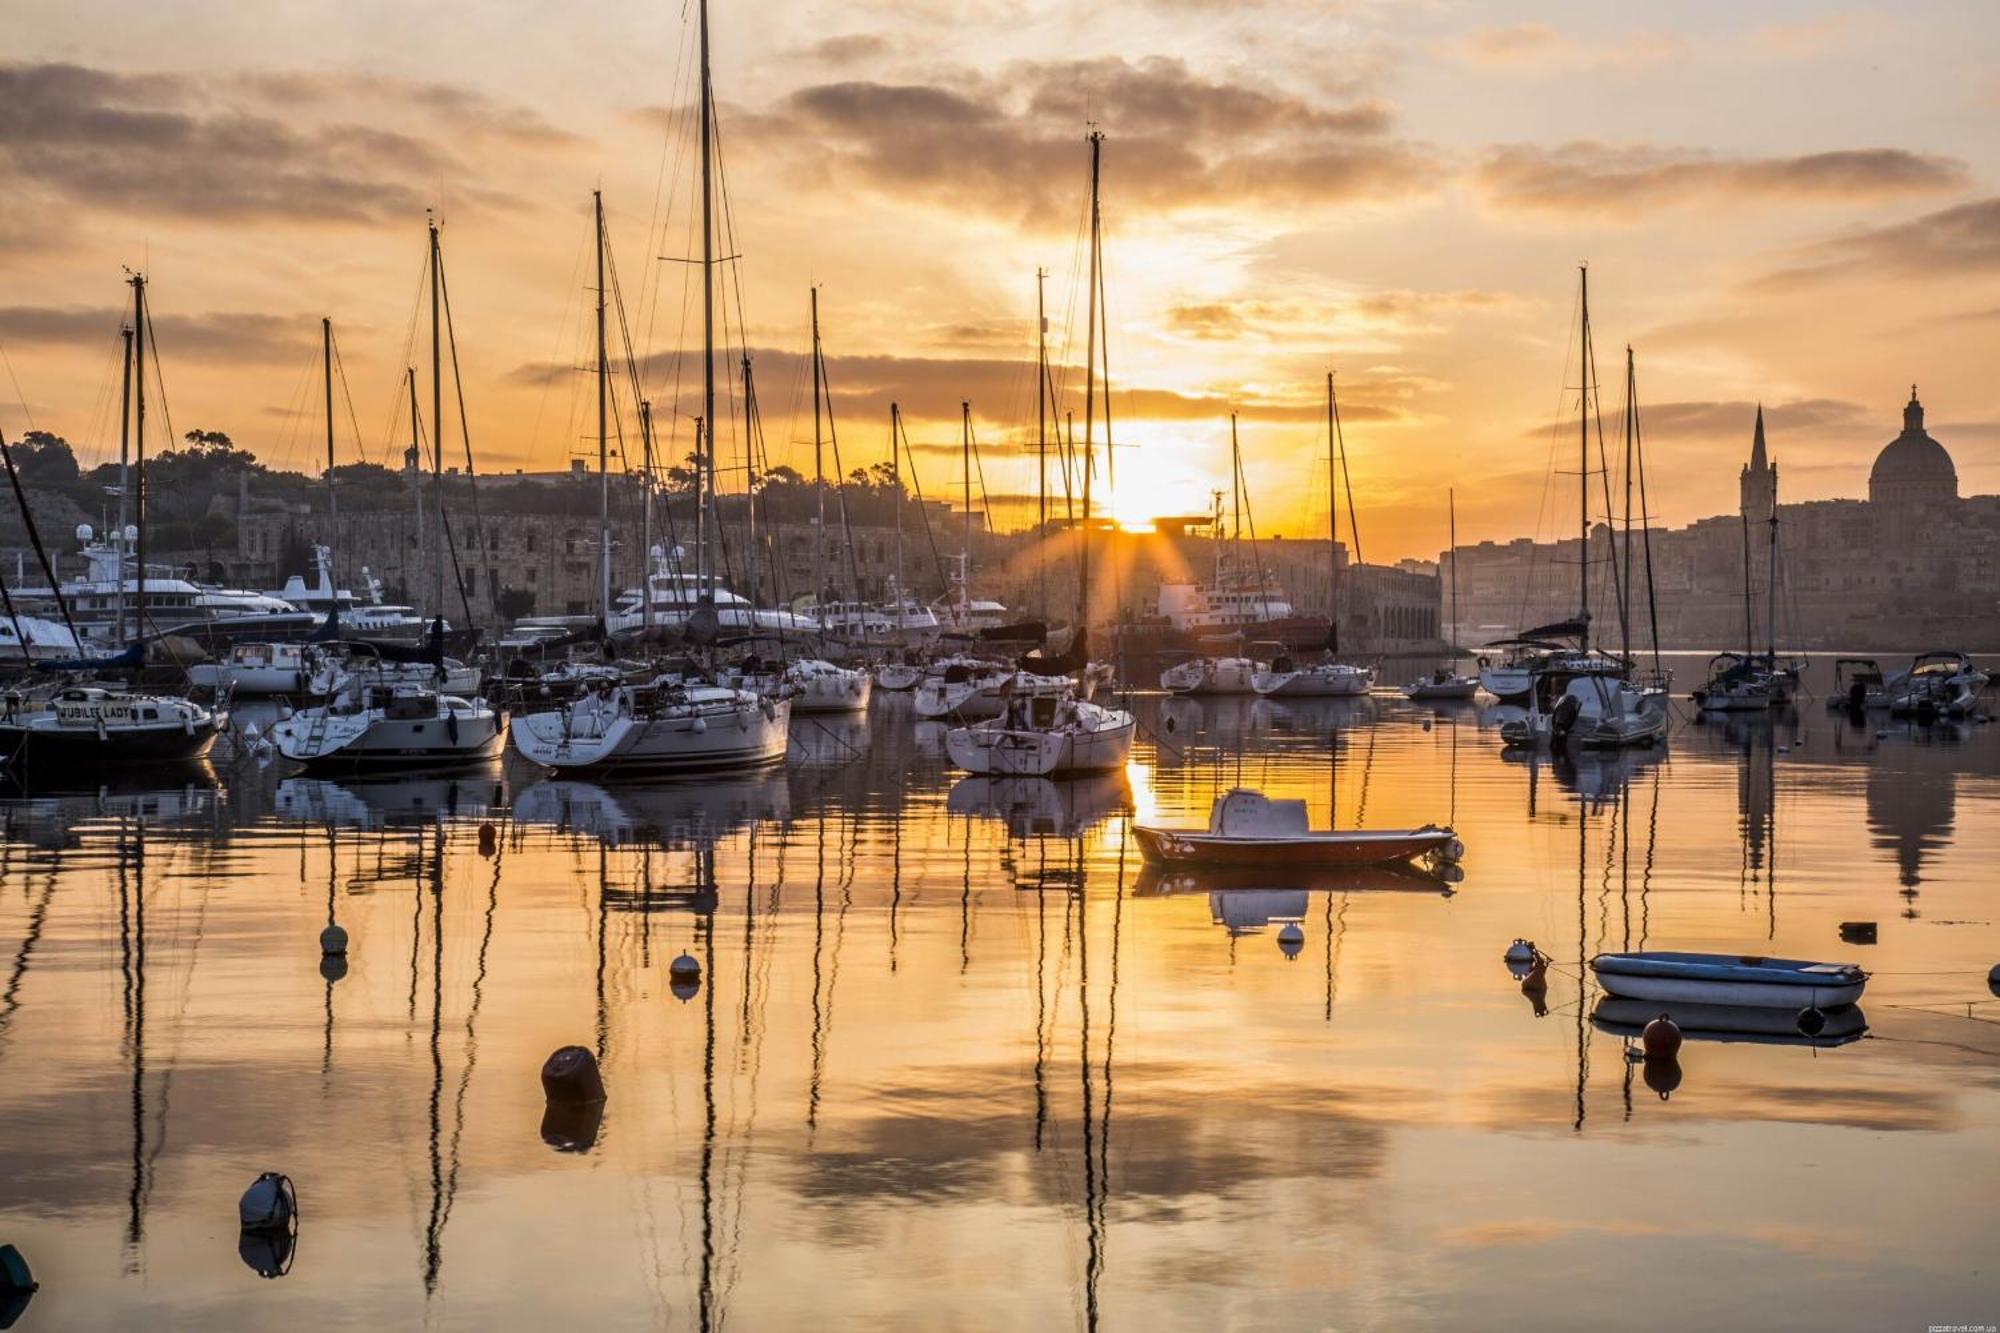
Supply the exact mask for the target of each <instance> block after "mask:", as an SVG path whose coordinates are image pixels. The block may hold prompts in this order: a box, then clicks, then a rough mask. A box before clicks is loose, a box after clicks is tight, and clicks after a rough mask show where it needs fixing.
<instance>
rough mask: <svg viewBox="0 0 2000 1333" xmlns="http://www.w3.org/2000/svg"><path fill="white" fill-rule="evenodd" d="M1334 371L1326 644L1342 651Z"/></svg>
mask: <svg viewBox="0 0 2000 1333" xmlns="http://www.w3.org/2000/svg"><path fill="white" fill-rule="evenodd" d="M1334 440H1335V431H1334V426H1333V372H1332V371H1330V370H1329V371H1327V372H1326V636H1327V639H1326V642H1327V647H1328V648H1329V649H1331V650H1332V651H1334V652H1336V653H1337V652H1339V651H1340V474H1339V473H1338V472H1336V471H1335V470H1334V458H1335V453H1334Z"/></svg>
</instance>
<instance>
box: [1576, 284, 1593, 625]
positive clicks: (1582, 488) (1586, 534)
mask: <svg viewBox="0 0 2000 1333" xmlns="http://www.w3.org/2000/svg"><path fill="white" fill-rule="evenodd" d="M1577 273H1578V274H1579V275H1580V277H1579V283H1580V285H1579V288H1578V291H1579V308H1580V310H1581V312H1582V318H1581V319H1580V320H1579V321H1578V324H1577V370H1578V379H1579V381H1580V382H1581V388H1580V389H1579V391H1578V392H1579V398H1578V403H1577V413H1576V466H1577V477H1576V513H1577V519H1576V583H1577V589H1576V592H1577V603H1576V604H1577V622H1578V623H1579V624H1581V625H1582V626H1583V633H1582V635H1581V638H1580V644H1581V646H1582V647H1583V648H1584V649H1586V650H1588V649H1589V647H1590V266H1589V265H1587V264H1583V265H1579V266H1578V267H1577Z"/></svg>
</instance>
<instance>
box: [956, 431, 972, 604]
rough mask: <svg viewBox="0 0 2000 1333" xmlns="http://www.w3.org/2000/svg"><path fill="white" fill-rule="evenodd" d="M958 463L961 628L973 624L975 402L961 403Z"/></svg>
mask: <svg viewBox="0 0 2000 1333" xmlns="http://www.w3.org/2000/svg"><path fill="white" fill-rule="evenodd" d="M958 465H959V470H960V472H961V473H962V474H963V482H962V484H963V487H964V495H965V535H964V538H963V541H962V544H961V545H960V547H959V552H958V618H959V621H960V625H959V628H961V629H967V628H970V627H971V625H972V403H971V402H970V401H969V400H963V401H961V402H960V403H959V405H958Z"/></svg>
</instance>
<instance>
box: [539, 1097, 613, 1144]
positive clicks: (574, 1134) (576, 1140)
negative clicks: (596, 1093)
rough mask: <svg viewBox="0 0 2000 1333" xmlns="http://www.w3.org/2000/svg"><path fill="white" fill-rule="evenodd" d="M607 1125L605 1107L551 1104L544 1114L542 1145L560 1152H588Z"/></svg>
mask: <svg viewBox="0 0 2000 1333" xmlns="http://www.w3.org/2000/svg"><path fill="white" fill-rule="evenodd" d="M603 1123H604V1103H603V1102H602V1101H595V1102H558V1101H555V1100H551V1101H550V1102H549V1104H548V1106H547V1107H546V1108H545V1109H544V1110H543V1111H542V1142H543V1143H546V1144H548V1145H549V1146H550V1147H551V1148H554V1149H555V1150H556V1151H557V1152H574V1153H584V1152H589V1151H590V1150H591V1148H593V1147H594V1146H596V1143H597V1131H598V1128H599V1127H600V1126H601V1125H603Z"/></svg>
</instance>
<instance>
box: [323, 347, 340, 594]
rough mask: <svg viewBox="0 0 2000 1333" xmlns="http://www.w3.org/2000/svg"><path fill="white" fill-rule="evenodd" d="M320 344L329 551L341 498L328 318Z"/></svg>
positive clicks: (333, 546) (329, 575) (330, 570)
mask: <svg viewBox="0 0 2000 1333" xmlns="http://www.w3.org/2000/svg"><path fill="white" fill-rule="evenodd" d="M319 344H320V345H319V358H320V371H321V374H322V377H323V379H324V381H325V388H326V544H327V546H328V548H329V549H330V550H337V549H339V546H338V542H337V541H336V539H335V534H336V533H337V532H338V531H339V528H340V495H339V493H338V491H337V490H336V489H335V487H334V484H333V320H332V318H331V317H329V316H326V315H321V316H320V320H319ZM326 576H327V579H328V580H329V581H335V580H334V579H333V561H332V559H331V557H329V558H328V560H327V569H326Z"/></svg>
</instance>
